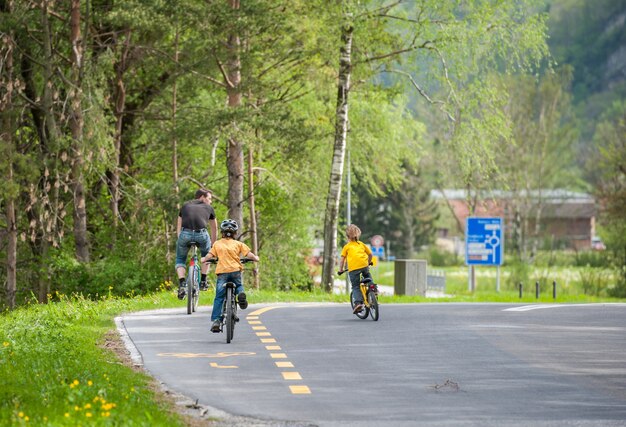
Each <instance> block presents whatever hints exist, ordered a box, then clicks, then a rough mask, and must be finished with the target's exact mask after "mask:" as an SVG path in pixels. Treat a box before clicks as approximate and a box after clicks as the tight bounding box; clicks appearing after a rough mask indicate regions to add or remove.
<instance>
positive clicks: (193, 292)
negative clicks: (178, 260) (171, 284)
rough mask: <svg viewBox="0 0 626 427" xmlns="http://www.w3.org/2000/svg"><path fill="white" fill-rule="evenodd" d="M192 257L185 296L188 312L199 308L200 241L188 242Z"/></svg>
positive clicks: (190, 312)
mask: <svg viewBox="0 0 626 427" xmlns="http://www.w3.org/2000/svg"><path fill="white" fill-rule="evenodd" d="M187 247H188V248H189V252H190V253H191V257H190V260H189V270H188V272H187V286H186V289H185V297H186V298H187V314H192V313H193V312H195V311H196V309H197V308H198V300H199V297H200V261H199V259H198V243H197V242H194V241H191V242H189V243H187Z"/></svg>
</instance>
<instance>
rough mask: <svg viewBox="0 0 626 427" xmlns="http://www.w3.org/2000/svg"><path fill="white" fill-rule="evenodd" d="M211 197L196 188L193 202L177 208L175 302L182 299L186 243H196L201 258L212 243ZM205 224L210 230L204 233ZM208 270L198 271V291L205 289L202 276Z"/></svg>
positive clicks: (214, 229) (205, 267)
mask: <svg viewBox="0 0 626 427" xmlns="http://www.w3.org/2000/svg"><path fill="white" fill-rule="evenodd" d="M212 199H213V195H212V194H211V192H210V191H209V190H206V189H204V188H200V189H198V190H197V191H196V195H195V199H194V200H190V201H188V202H187V203H185V204H184V205H183V207H182V208H180V211H179V212H178V223H177V226H176V232H177V234H178V241H177V243H176V274H177V275H178V299H181V300H182V299H184V298H185V289H186V282H185V271H186V264H187V254H188V253H189V246H188V244H189V242H196V243H197V244H198V247H199V249H200V253H201V254H202V256H205V255H206V254H207V253H209V249H211V242H214V241H215V238H216V235H217V218H216V216H215V210H213V206H211V200H212ZM207 225H208V227H209V229H210V233H211V234H210V235H209V231H208V230H207ZM208 269H209V265H208V264H202V267H201V269H200V272H201V273H202V276H201V278H200V289H201V290H206V289H207V288H208V286H207V283H206V275H207V271H208Z"/></svg>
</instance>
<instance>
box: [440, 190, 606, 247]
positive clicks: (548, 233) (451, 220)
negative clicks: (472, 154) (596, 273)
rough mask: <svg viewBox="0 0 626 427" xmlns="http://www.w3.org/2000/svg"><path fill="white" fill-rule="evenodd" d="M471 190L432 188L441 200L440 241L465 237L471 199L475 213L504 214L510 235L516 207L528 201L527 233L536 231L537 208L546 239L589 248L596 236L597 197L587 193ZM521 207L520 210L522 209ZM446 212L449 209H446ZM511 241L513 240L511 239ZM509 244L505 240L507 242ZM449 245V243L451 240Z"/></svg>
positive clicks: (541, 230) (540, 226) (541, 233)
mask: <svg viewBox="0 0 626 427" xmlns="http://www.w3.org/2000/svg"><path fill="white" fill-rule="evenodd" d="M476 196H477V194H476V193H472V194H471V197H470V198H468V193H467V191H466V190H443V192H441V191H436V190H435V191H432V192H431V197H432V198H433V199H435V200H438V201H439V205H440V210H441V212H442V217H443V218H447V220H445V219H444V221H442V223H441V224H440V226H439V227H438V235H437V237H438V241H440V243H444V244H445V241H446V240H448V241H456V243H455V252H457V251H458V248H457V246H458V242H459V240H464V238H465V237H464V233H465V224H466V218H467V217H468V216H469V207H468V199H469V200H475V213H474V216H479V217H501V218H503V219H504V227H505V228H504V231H505V235H506V236H507V238H508V239H510V238H511V236H512V233H513V230H514V228H515V227H514V224H515V212H516V209H515V206H522V205H523V204H524V203H525V204H526V209H525V211H526V220H525V225H526V230H527V231H526V233H527V235H529V236H532V235H534V233H535V218H536V214H537V209H539V208H540V209H541V211H540V220H539V223H540V224H539V235H540V238H541V240H542V241H543V242H546V241H549V242H551V244H552V245H555V246H557V247H562V248H568V249H575V250H581V249H590V248H591V239H592V238H593V237H595V217H596V214H597V206H596V202H595V200H594V198H593V197H592V196H590V195H589V194H586V193H579V192H574V191H567V190H541V191H534V192H531V193H529V194H528V195H526V194H519V193H512V192H508V191H491V192H484V193H480V194H478V197H476ZM519 210H520V209H518V211H519ZM446 211H447V212H446ZM509 241H510V240H509ZM505 245H506V243H505ZM448 246H449V242H448Z"/></svg>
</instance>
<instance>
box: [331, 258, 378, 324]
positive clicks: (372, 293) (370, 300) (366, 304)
mask: <svg viewBox="0 0 626 427" xmlns="http://www.w3.org/2000/svg"><path fill="white" fill-rule="evenodd" d="M343 273H345V270H343V271H338V272H337V274H339V275H340V276H341V275H342V274H343ZM360 289H361V295H363V309H362V310H361V311H358V312H356V313H354V314H356V316H357V317H358V318H359V319H367V316H368V315H369V316H371V317H372V320H373V321H377V320H378V317H379V315H380V312H379V307H378V287H377V286H376V284H375V283H374V281H373V280H372V279H371V278H369V277H368V278H364V277H363V275H361V282H360ZM350 305H351V306H352V309H354V307H355V305H356V304H355V303H354V298H353V296H352V292H350Z"/></svg>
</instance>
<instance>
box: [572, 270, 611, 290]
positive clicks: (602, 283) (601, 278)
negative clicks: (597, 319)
mask: <svg viewBox="0 0 626 427" xmlns="http://www.w3.org/2000/svg"><path fill="white" fill-rule="evenodd" d="M578 275H579V276H580V285H581V287H582V290H583V293H584V294H585V295H595V296H599V295H601V294H602V293H604V292H606V289H607V287H608V285H609V280H610V274H609V273H608V272H607V271H606V270H599V269H597V268H593V267H590V266H587V267H585V268H583V269H582V270H581V271H579V273H578Z"/></svg>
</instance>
